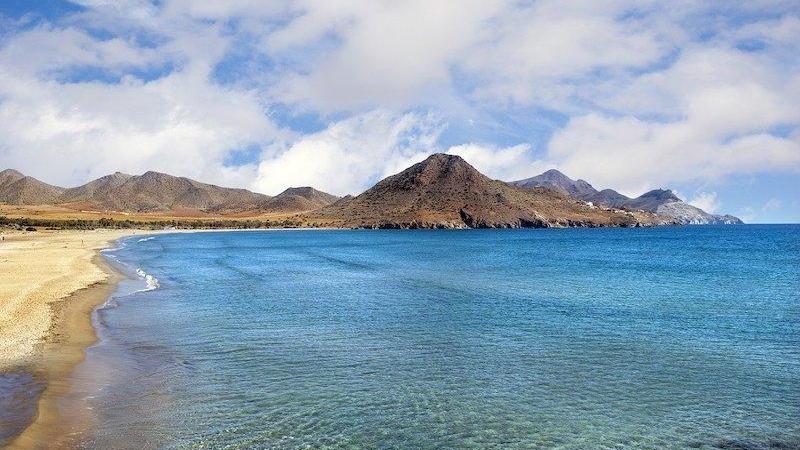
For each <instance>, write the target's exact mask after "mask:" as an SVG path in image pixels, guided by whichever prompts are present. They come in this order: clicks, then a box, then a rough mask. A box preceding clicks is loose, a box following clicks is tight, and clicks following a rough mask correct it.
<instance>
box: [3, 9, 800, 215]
mask: <svg viewBox="0 0 800 450" xmlns="http://www.w3.org/2000/svg"><path fill="white" fill-rule="evenodd" d="M797 42H800V4H798V3H797V1H796V0H795V1H779V0H775V1H750V2H723V3H717V4H716V5H711V4H710V2H691V1H678V2H669V3H668V4H666V3H665V2H655V1H653V2H650V1H627V0H613V1H609V2H596V1H588V0H587V1H572V2H556V1H540V0H536V1H526V2H519V1H503V0H480V1H477V0H476V1H469V0H465V1H458V2H455V1H453V2H428V1H421V0H420V1H416V0H408V1H404V2H389V1H349V0H337V1H330V2H318V1H282V0H280V1H279V0H276V1H272V2H263V1H256V0H233V1H228V2H195V1H190V0H161V1H157V2H151V1H143V0H142V1H140V0H119V1H105V0H80V1H74V2H67V1H55V0H46V1H35V2H32V1H24V0H6V1H4V2H2V3H0V166H2V167H13V168H16V169H19V170H21V171H23V172H25V173H28V174H30V175H33V176H36V177H38V178H40V179H43V180H45V181H48V182H51V183H56V184H62V185H77V184H80V183H83V182H85V181H87V180H88V179H90V178H94V177H98V176H102V175H105V174H107V173H110V172H113V171H116V170H121V171H125V172H130V173H140V172H143V171H146V170H151V169H152V170H161V171H166V172H169V173H173V174H176V175H184V176H190V177H194V178H197V179H200V180H203V181H208V182H214V183H217V184H223V185H230V186H239V187H246V188H250V189H254V190H257V191H261V192H265V193H270V194H274V193H276V192H279V191H281V190H283V188H285V187H286V186H297V185H314V186H316V187H318V188H320V189H323V190H327V191H330V192H333V193H336V194H346V193H358V192H360V191H361V190H363V189H364V188H366V187H368V186H369V185H371V184H372V183H374V182H375V181H377V180H378V179H380V178H382V177H384V176H386V175H389V174H391V173H395V172H397V171H399V170H401V169H402V168H404V167H406V166H408V165H410V164H412V163H414V162H417V161H419V160H421V159H423V158H424V157H425V156H426V155H428V154H430V153H433V152H449V153H456V154H460V155H462V156H464V157H465V158H466V159H467V160H468V161H469V162H471V163H472V164H473V165H475V166H476V167H477V168H478V169H480V170H481V171H483V172H485V173H487V174H488V175H490V176H492V177H495V178H499V179H504V180H514V179H520V178H526V177H529V176H532V175H535V174H537V173H540V172H542V171H544V170H546V169H549V168H553V167H555V168H558V169H560V170H562V171H563V172H565V173H567V174H568V175H570V176H572V177H573V178H583V179H586V180H588V181H589V182H591V183H592V184H594V185H595V187H597V188H606V187H611V188H615V189H618V190H620V191H621V192H623V193H626V194H628V195H638V194H641V193H643V192H644V191H646V190H649V189H653V188H661V187H669V188H672V189H673V190H675V191H677V192H678V193H679V195H680V196H682V197H683V198H684V199H686V200H688V201H690V202H692V203H694V204H696V205H698V206H700V207H702V208H704V209H706V210H710V211H712V212H724V213H731V214H735V215H739V216H741V217H743V218H744V219H745V220H747V221H750V222H800V204H798V198H799V197H800V195H798V194H800V108H799V107H798V106H797V105H800V50H798V46H797V44H796V43H797Z"/></svg>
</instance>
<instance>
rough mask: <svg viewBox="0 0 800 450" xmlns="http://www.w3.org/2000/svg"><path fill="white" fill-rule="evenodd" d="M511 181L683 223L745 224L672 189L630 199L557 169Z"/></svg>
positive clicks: (520, 185)
mask: <svg viewBox="0 0 800 450" xmlns="http://www.w3.org/2000/svg"><path fill="white" fill-rule="evenodd" d="M511 184H513V185H515V186H519V187H522V188H528V189H529V188H532V187H544V188H550V189H553V190H556V191H558V192H564V193H567V194H568V195H571V196H572V197H574V198H576V199H579V200H583V201H585V202H591V203H593V204H596V205H601V206H605V207H609V208H623V209H627V210H643V211H648V212H652V213H655V214H659V215H662V216H666V217H671V218H673V219H675V220H676V221H678V222H679V223H681V224H684V225H700V224H737V223H743V222H742V220H741V219H739V218H738V217H734V216H731V215H727V214H726V215H716V214H710V213H707V212H705V211H703V210H702V209H700V208H698V207H696V206H693V205H690V204H688V203H686V202H684V201H683V200H681V199H680V198H679V197H678V196H677V195H675V193H674V192H673V191H672V190H670V189H653V190H650V191H648V192H645V193H644V194H642V195H640V196H638V197H636V198H630V197H628V196H626V195H623V194H620V193H619V192H617V191H615V190H613V189H603V190H602V191H598V190H597V189H595V188H594V187H593V186H592V185H591V184H589V183H588V182H586V181H584V180H581V179H578V180H573V179H572V178H570V177H568V176H567V175H565V174H563V173H562V172H560V171H558V170H556V169H550V170H547V171H545V172H543V173H541V174H539V175H536V176H534V177H530V178H525V179H523V180H517V181H512V182H511Z"/></svg>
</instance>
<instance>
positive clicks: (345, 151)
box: [253, 110, 441, 195]
mask: <svg viewBox="0 0 800 450" xmlns="http://www.w3.org/2000/svg"><path fill="white" fill-rule="evenodd" d="M440 132H441V124H439V123H437V122H436V120H434V119H433V118H432V117H430V116H422V115H419V114H414V113H406V114H401V115H398V114H394V113H391V112H389V111H387V110H375V111H370V112H367V113H363V114H360V115H357V116H354V117H350V118H348V119H345V120H342V121H339V122H335V123H332V124H330V125H329V126H328V127H327V128H326V129H324V130H323V131H320V132H317V133H313V134H309V135H306V136H303V137H302V138H300V139H298V140H296V141H294V142H292V143H291V144H288V145H286V146H285V148H273V149H268V150H267V151H266V152H265V155H264V157H263V160H262V161H261V163H260V164H259V166H258V174H257V177H256V180H255V182H254V183H253V186H254V187H255V189H257V190H259V191H261V192H266V193H272V194H277V193H278V192H280V191H282V190H283V189H285V188H286V187H289V186H311V185H313V186H315V187H318V188H319V189H323V190H325V191H328V192H332V193H335V194H341V195H345V194H358V193H360V192H361V191H362V190H364V189H365V188H367V187H369V186H370V185H371V184H373V183H374V182H376V181H377V180H379V179H380V178H383V177H385V176H387V175H390V174H392V173H394V172H396V171H399V170H401V169H403V168H405V166H406V165H407V164H409V163H413V162H418V161H419V160H420V159H422V158H424V157H425V156H427V155H428V154H430V153H432V152H435V151H436V140H437V138H438V135H439V133H440Z"/></svg>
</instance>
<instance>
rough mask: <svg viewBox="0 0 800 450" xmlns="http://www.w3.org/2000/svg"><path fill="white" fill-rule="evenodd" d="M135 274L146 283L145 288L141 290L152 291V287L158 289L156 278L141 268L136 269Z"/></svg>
mask: <svg viewBox="0 0 800 450" xmlns="http://www.w3.org/2000/svg"><path fill="white" fill-rule="evenodd" d="M136 275H139V277H140V278H142V279H143V280H144V282H145V283H146V284H147V288H146V289H143V290H145V291H152V290H153V289H158V287H159V284H158V278H156V277H154V276H152V275H150V274H148V273H147V272H145V271H144V270H142V269H141V268H139V269H136Z"/></svg>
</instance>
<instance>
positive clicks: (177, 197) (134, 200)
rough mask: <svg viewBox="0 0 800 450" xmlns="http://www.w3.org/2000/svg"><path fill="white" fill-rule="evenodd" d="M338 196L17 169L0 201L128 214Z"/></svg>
mask: <svg viewBox="0 0 800 450" xmlns="http://www.w3.org/2000/svg"><path fill="white" fill-rule="evenodd" d="M337 200H339V197H336V196H335V195H331V194H327V193H325V192H322V191H318V190H316V189H314V188H312V187H298V188H289V189H286V190H285V191H283V192H281V193H280V194H279V195H277V196H275V197H270V196H268V195H263V194H257V193H255V192H250V191H248V190H245V189H231V188H224V187H220V186H215V185H212V184H206V183H201V182H199V181H195V180H192V179H189V178H185V177H176V176H172V175H168V174H165V173H160V172H153V171H150V172H145V173H144V174H142V175H128V174H126V173H122V172H115V173H113V174H110V175H106V176H104V177H100V178H98V179H96V180H93V181H90V182H88V183H86V184H84V185H82V186H78V187H73V188H68V189H64V188H60V187H57V186H51V185H49V184H46V183H43V182H41V181H39V180H36V179H35V178H32V177H27V176H25V175H23V174H21V173H19V172H17V171H15V170H4V171H2V172H0V202H3V203H9V204H20V205H22V204H26V205H27V204H30V205H34V204H35V205H45V204H49V205H59V206H63V207H67V208H70V209H75V210H95V211H120V212H129V213H169V214H179V215H191V214H199V213H203V214H205V213H214V214H225V213H234V212H235V213H237V214H239V213H242V212H244V213H253V214H254V215H258V214H262V213H283V214H294V213H300V212H307V211H313V210H316V209H319V208H322V207H323V206H326V205H329V204H331V203H334V202H336V201H337Z"/></svg>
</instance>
